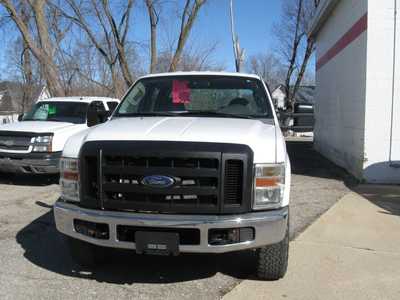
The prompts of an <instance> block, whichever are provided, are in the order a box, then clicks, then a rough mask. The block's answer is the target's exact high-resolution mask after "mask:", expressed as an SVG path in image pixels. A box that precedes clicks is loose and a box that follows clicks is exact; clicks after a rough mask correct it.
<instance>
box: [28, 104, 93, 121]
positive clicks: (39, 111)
mask: <svg viewBox="0 0 400 300" xmlns="http://www.w3.org/2000/svg"><path fill="white" fill-rule="evenodd" d="M87 108H88V104H87V103H83V102H55V101H51V102H50V101H48V102H46V101H42V102H38V103H36V104H35V105H34V106H33V107H32V109H31V111H30V112H28V113H26V114H25V115H24V117H23V119H22V121H55V122H68V123H75V124H83V123H86V114H87Z"/></svg>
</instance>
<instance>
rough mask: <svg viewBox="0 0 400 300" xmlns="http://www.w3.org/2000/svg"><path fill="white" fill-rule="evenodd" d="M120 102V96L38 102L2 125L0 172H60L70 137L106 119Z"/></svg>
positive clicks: (68, 98) (0, 134)
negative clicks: (61, 158)
mask: <svg viewBox="0 0 400 300" xmlns="http://www.w3.org/2000/svg"><path fill="white" fill-rule="evenodd" d="M118 104H119V100H117V99H112V98H104V97H95V98H92V97H67V98H50V99H46V100H42V101H39V102H37V103H36V104H35V105H34V106H33V108H32V109H31V110H30V111H29V112H27V113H26V114H25V115H23V116H22V115H21V117H20V121H19V122H15V123H10V124H6V125H0V172H12V173H29V174H52V173H58V172H59V163H60V157H61V152H62V150H63V148H64V144H65V142H66V141H67V139H68V138H69V137H71V136H72V135H74V134H76V133H78V132H79V131H82V130H85V129H87V128H88V126H91V125H92V124H96V123H100V122H104V121H106V120H107V119H108V117H109V116H110V115H111V113H112V112H113V111H114V109H115V108H116V106H117V105H118ZM88 117H89V118H88ZM91 123H92V124H91Z"/></svg>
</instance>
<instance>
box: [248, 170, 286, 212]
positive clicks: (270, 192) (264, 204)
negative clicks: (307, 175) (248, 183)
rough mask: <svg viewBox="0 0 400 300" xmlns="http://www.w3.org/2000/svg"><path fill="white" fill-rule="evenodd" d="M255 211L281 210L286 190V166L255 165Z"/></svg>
mask: <svg viewBox="0 0 400 300" xmlns="http://www.w3.org/2000/svg"><path fill="white" fill-rule="evenodd" d="M254 175H255V178H254V202H253V209H255V210H261V209H273V208H279V207H280V206H281V203H282V200H283V194H284V189H285V165H284V164H257V165H255V174H254Z"/></svg>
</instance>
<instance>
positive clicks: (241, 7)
mask: <svg viewBox="0 0 400 300" xmlns="http://www.w3.org/2000/svg"><path fill="white" fill-rule="evenodd" d="M181 1H182V2H183V0H181ZM281 7H282V1H281V0H234V10H235V11H234V13H235V22H236V24H235V26H236V31H237V33H238V35H239V39H240V45H241V47H242V48H244V49H245V52H246V57H249V56H251V55H253V54H257V53H262V52H265V51H273V50H274V48H276V43H275V39H274V36H273V35H272V27H273V24H274V23H276V22H278V21H279V19H280V16H281ZM169 22H171V20H169ZM178 23H179V22H175V24H177V25H179V24H178ZM135 24H136V26H135V28H136V30H135V32H134V34H135V36H136V37H137V39H138V40H145V39H148V34H149V33H148V26H144V27H143V26H140V25H141V24H146V25H147V24H148V19H147V15H146V14H143V13H141V14H136V15H135ZM176 29H177V28H175V30H176ZM160 35H161V41H160V43H161V44H162V43H163V33H162V32H160ZM164 36H165V34H164ZM164 39H165V38H164ZM191 40H192V42H193V43H194V44H200V45H201V44H206V45H207V44H208V45H210V44H212V43H214V42H217V49H216V52H215V54H214V56H213V58H214V60H215V61H217V62H218V63H221V64H223V65H224V66H225V67H226V68H227V70H231V71H233V70H234V58H233V50H232V38H231V31H230V17H229V0H208V3H207V4H206V6H205V7H204V9H203V10H202V11H201V14H200V17H199V19H198V20H197V22H196V24H195V27H194V29H193V32H192V33H191Z"/></svg>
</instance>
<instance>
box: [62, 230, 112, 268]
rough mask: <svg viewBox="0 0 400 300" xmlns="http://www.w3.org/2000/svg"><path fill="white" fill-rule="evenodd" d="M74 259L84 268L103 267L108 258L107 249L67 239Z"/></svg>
mask: <svg viewBox="0 0 400 300" xmlns="http://www.w3.org/2000/svg"><path fill="white" fill-rule="evenodd" d="M66 242H67V244H68V248H69V253H70V255H71V257H72V259H73V260H74V261H75V262H76V263H77V264H78V265H80V266H82V267H95V266H99V265H102V264H103V263H104V262H105V260H106V258H107V249H106V248H104V247H100V246H96V245H93V244H89V243H87V242H84V241H81V240H77V239H73V238H71V237H66Z"/></svg>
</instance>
